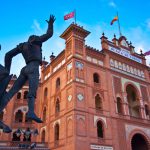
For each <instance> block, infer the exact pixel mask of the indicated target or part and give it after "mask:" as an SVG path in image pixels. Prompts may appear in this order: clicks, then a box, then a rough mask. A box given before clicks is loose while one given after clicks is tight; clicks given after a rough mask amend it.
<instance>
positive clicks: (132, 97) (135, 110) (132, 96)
mask: <svg viewBox="0 0 150 150" xmlns="http://www.w3.org/2000/svg"><path fill="white" fill-rule="evenodd" d="M126 92H127V100H128V106H129V113H130V115H131V116H133V117H137V118H139V117H140V116H141V115H140V106H139V101H138V95H137V90H136V88H135V87H134V86H133V85H131V84H129V85H127V87H126Z"/></svg>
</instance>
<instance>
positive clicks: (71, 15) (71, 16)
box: [64, 11, 75, 20]
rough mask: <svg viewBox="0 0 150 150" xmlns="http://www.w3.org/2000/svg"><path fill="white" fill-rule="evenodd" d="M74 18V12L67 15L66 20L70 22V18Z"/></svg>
mask: <svg viewBox="0 0 150 150" xmlns="http://www.w3.org/2000/svg"><path fill="white" fill-rule="evenodd" d="M74 16H75V12H74V11H73V12H71V13H69V14H67V15H65V16H64V20H68V19H70V18H73V17H74Z"/></svg>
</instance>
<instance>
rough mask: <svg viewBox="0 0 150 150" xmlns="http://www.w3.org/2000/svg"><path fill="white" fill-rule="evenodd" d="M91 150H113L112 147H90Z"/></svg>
mask: <svg viewBox="0 0 150 150" xmlns="http://www.w3.org/2000/svg"><path fill="white" fill-rule="evenodd" d="M90 147H91V149H95V150H113V147H112V146H103V145H90Z"/></svg>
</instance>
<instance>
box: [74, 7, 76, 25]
mask: <svg viewBox="0 0 150 150" xmlns="http://www.w3.org/2000/svg"><path fill="white" fill-rule="evenodd" d="M74 21H75V24H76V9H75V10H74Z"/></svg>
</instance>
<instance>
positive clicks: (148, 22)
mask: <svg viewBox="0 0 150 150" xmlns="http://www.w3.org/2000/svg"><path fill="white" fill-rule="evenodd" d="M146 24H147V28H148V29H150V19H147V21H146Z"/></svg>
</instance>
